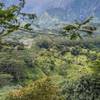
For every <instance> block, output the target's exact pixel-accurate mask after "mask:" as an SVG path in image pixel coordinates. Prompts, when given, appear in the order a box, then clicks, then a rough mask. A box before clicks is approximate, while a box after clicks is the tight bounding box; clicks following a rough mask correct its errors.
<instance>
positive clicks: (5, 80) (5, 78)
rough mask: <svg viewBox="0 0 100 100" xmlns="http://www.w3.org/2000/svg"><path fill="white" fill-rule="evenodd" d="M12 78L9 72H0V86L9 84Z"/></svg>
mask: <svg viewBox="0 0 100 100" xmlns="http://www.w3.org/2000/svg"><path fill="white" fill-rule="evenodd" d="M12 79H13V76H12V75H10V74H0V86H4V85H7V84H9V83H10V82H11V81H12Z"/></svg>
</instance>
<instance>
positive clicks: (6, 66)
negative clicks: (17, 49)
mask: <svg viewBox="0 0 100 100" xmlns="http://www.w3.org/2000/svg"><path fill="white" fill-rule="evenodd" d="M25 69H26V68H25V65H24V63H23V62H22V61H20V60H15V59H9V60H2V61H1V62H0V72H3V73H8V74H11V75H12V76H13V78H14V80H16V81H20V80H23V79H24V78H26V74H27V73H26V70H25Z"/></svg>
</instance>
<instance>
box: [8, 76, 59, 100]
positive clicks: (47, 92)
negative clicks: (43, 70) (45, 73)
mask: <svg viewBox="0 0 100 100" xmlns="http://www.w3.org/2000/svg"><path fill="white" fill-rule="evenodd" d="M7 100H61V98H60V96H59V91H58V87H57V86H56V85H55V84H53V83H52V81H51V79H50V78H46V79H41V80H39V81H36V82H34V84H33V85H29V86H27V87H24V88H22V89H21V90H17V91H15V92H11V93H9V96H8V99H7Z"/></svg>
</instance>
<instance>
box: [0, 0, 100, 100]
mask: <svg viewBox="0 0 100 100" xmlns="http://www.w3.org/2000/svg"><path fill="white" fill-rule="evenodd" d="M60 1H61V0H60ZM75 1H76V0H75ZM75 1H74V2H75ZM63 2H65V1H63ZM26 3H27V2H25V0H18V1H17V3H16V4H14V5H12V4H9V5H7V2H6V1H2V0H1V1H0V100H100V23H99V22H100V21H99V19H97V17H95V16H88V17H86V18H84V19H83V20H79V19H76V20H75V21H73V23H72V22H70V23H69V22H68V23H67V22H66V21H61V20H60V19H58V18H57V17H56V16H50V15H49V14H48V13H44V14H43V15H41V16H38V15H36V14H35V13H26V12H22V10H23V8H24V6H25V4H26ZM57 10H58V9H57ZM55 12H56V9H55ZM97 22H98V23H97Z"/></svg>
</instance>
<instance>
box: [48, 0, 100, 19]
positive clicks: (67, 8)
mask: <svg viewBox="0 0 100 100" xmlns="http://www.w3.org/2000/svg"><path fill="white" fill-rule="evenodd" d="M64 1H65V0H63V2H62V3H63V4H61V6H58V7H54V6H53V7H52V8H48V9H47V10H46V11H47V12H48V13H49V14H50V15H51V16H56V17H58V18H59V19H61V20H64V21H74V20H76V19H79V20H82V19H84V18H85V17H87V16H96V17H98V18H100V1H99V0H95V1H94V0H69V1H70V3H68V4H66V2H67V1H66V2H64ZM62 5H63V6H62Z"/></svg>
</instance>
